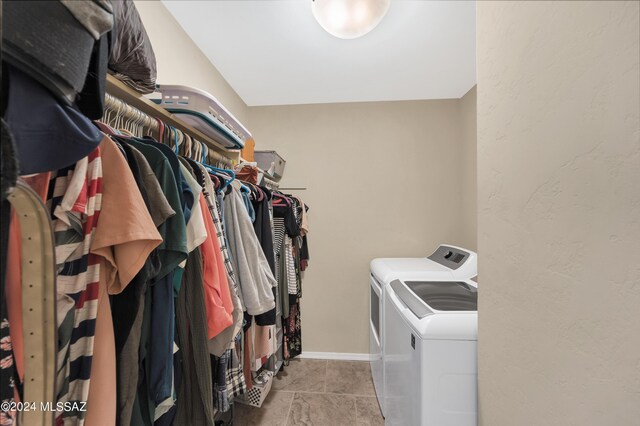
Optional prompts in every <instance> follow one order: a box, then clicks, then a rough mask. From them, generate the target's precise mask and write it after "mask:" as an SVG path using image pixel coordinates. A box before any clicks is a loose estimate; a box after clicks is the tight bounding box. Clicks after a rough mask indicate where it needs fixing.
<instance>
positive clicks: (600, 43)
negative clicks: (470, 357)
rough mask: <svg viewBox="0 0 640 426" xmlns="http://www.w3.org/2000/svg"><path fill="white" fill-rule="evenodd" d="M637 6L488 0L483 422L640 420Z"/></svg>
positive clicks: (481, 245) (481, 157)
mask: <svg viewBox="0 0 640 426" xmlns="http://www.w3.org/2000/svg"><path fill="white" fill-rule="evenodd" d="M639 6H640V3H638V2H613V1H611V2H608V1H607V2H537V1H533V2H503V1H497V2H488V1H482V2H478V9H477V13H478V22H477V24H478V25H477V28H478V187H479V198H478V210H479V217H478V229H479V235H478V249H479V251H480V252H481V256H480V264H479V270H480V288H481V290H480V293H479V294H480V301H479V309H480V318H479V354H478V356H479V359H478V362H479V409H480V423H481V424H483V425H491V426H500V425H530V424H535V425H631V424H638V422H639V421H640V420H639V419H640V87H639V81H640V68H639V62H640V60H639V55H640V53H639V52H640V44H639V40H640V30H639V26H640V23H639V15H640V10H639Z"/></svg>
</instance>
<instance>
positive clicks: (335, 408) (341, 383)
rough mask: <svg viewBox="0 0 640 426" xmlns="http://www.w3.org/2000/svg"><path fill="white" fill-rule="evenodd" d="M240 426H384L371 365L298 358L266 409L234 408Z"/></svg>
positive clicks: (277, 382) (280, 379) (277, 384)
mask: <svg viewBox="0 0 640 426" xmlns="http://www.w3.org/2000/svg"><path fill="white" fill-rule="evenodd" d="M234 409H235V412H234V425H235V426H328V425H331V426H353V425H356V426H365V425H371V426H382V425H384V419H383V418H382V414H381V413H380V408H379V407H378V401H377V399H376V397H375V391H374V389H373V381H372V379H371V370H370V369H369V363H368V362H363V361H326V360H317V359H295V360H293V361H291V363H290V364H289V366H288V367H285V369H284V371H282V372H280V374H278V376H277V377H276V378H275V382H274V383H273V387H272V388H271V392H269V395H268V396H267V399H266V400H265V402H264V404H263V405H262V407H261V408H254V407H248V406H246V405H243V404H235V408H234Z"/></svg>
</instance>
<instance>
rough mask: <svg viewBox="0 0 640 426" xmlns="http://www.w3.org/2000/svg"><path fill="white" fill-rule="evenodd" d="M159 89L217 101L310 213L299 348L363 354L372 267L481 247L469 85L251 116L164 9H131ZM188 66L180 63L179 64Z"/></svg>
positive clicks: (149, 5) (140, 5) (142, 4)
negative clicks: (420, 95) (432, 95)
mask: <svg viewBox="0 0 640 426" xmlns="http://www.w3.org/2000/svg"><path fill="white" fill-rule="evenodd" d="M135 4H136V7H137V9H138V11H139V13H140V16H141V17H142V20H143V23H144V25H145V27H146V30H147V33H148V34H149V37H150V39H151V42H152V44H153V46H154V51H155V54H156V58H157V61H158V82H160V83H171V84H185V85H189V86H194V87H198V88H201V89H204V90H206V91H208V92H210V93H212V94H213V95H214V96H216V97H217V98H218V99H219V100H220V101H221V102H222V103H223V104H224V105H225V106H226V107H227V108H228V109H229V110H230V111H231V112H232V113H233V114H234V115H236V117H238V118H239V119H240V120H241V121H242V122H243V123H244V124H245V125H247V127H248V128H249V129H250V130H251V132H252V133H253V135H254V137H255V139H256V141H257V149H276V150H277V151H278V152H280V153H281V154H282V156H283V157H284V158H285V159H286V160H287V167H286V172H285V175H284V176H285V177H284V179H283V181H282V186H283V187H285V188H286V187H292V186H294V187H300V186H303V187H307V188H308V189H307V190H306V191H290V192H293V193H297V194H299V195H300V196H301V197H302V198H303V199H304V200H305V201H307V202H308V203H309V204H310V206H311V211H310V216H311V234H310V235H309V240H310V250H311V257H312V259H311V266H310V268H309V270H308V271H307V272H306V276H305V280H304V290H303V293H304V297H303V299H302V321H303V333H302V335H303V341H304V343H303V347H304V350H305V351H310V352H346V353H367V352H368V350H369V327H368V318H369V302H368V298H369V287H368V281H367V276H368V273H369V262H370V260H371V259H373V258H375V257H397V256H420V255H426V254H428V253H430V252H431V250H433V249H434V247H435V246H436V245H437V244H439V243H441V242H448V243H450V244H456V245H462V246H466V247H470V248H475V246H476V227H475V217H476V214H475V197H476V196H475V193H476V190H475V188H476V183H475V180H476V173H475V149H476V143H475V142H476V139H475V118H476V114H475V103H476V94H475V89H472V90H471V91H469V93H468V94H467V95H465V97H464V98H463V99H462V100H440V101H412V102H379V103H356V104H325V105H305V106H302V105H298V106H283V107H282V106H279V107H255V108H247V106H246V105H245V104H244V102H243V101H242V100H241V99H240V97H239V96H238V95H237V94H236V92H235V91H234V90H233V89H232V88H231V87H230V86H229V84H228V83H227V82H226V81H225V80H224V78H223V77H222V75H220V73H219V72H218V71H217V70H216V69H215V67H214V66H213V65H212V64H211V62H209V60H208V59H207V58H206V57H205V56H204V55H203V54H202V52H201V51H200V50H199V49H198V47H197V46H196V45H195V44H194V43H193V41H192V40H191V39H190V38H189V36H188V35H187V34H186V33H185V32H184V30H183V29H182V27H180V25H179V24H178V23H177V21H176V20H175V19H174V18H173V16H171V14H170V13H169V12H168V10H167V9H166V8H165V7H164V5H162V3H160V2H155V1H136V2H135ZM185 64H186V65H185Z"/></svg>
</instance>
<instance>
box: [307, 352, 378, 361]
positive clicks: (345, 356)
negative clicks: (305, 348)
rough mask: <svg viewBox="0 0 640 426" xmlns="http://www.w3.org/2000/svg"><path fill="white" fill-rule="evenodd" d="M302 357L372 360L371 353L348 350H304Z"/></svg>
mask: <svg viewBox="0 0 640 426" xmlns="http://www.w3.org/2000/svg"><path fill="white" fill-rule="evenodd" d="M299 357H300V358H309V359H335V360H340V361H371V355H370V354H354V353H347V352H302V354H300V355H299Z"/></svg>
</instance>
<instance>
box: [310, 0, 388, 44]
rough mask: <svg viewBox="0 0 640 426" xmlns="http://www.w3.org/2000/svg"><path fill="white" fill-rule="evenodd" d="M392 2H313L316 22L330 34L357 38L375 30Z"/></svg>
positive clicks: (316, 0) (367, 0)
mask: <svg viewBox="0 0 640 426" xmlns="http://www.w3.org/2000/svg"><path fill="white" fill-rule="evenodd" d="M390 2H391V0H312V1H311V9H312V10H313V16H314V17H315V18H316V21H318V23H319V24H320V26H321V27H322V28H324V29H325V30H326V31H327V32H328V33H329V34H331V35H333V36H335V37H338V38H344V39H350V38H357V37H361V36H363V35H365V34H366V33H368V32H369V31H371V30H372V29H374V28H375V27H376V26H377V25H378V24H379V23H380V21H381V20H382V18H383V17H384V15H385V14H386V13H387V10H389V3H390Z"/></svg>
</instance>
